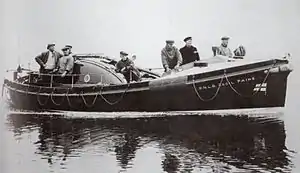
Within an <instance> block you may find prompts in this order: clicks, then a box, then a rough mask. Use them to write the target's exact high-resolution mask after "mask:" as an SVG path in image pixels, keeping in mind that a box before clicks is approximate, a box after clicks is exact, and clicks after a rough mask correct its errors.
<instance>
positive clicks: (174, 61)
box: [161, 40, 182, 72]
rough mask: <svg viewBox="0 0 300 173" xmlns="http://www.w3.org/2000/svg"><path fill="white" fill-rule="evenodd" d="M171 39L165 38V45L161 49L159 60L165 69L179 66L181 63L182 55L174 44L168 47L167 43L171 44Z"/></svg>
mask: <svg viewBox="0 0 300 173" xmlns="http://www.w3.org/2000/svg"><path fill="white" fill-rule="evenodd" d="M173 43H174V41H173V40H167V41H166V44H167V45H166V46H165V47H164V48H163V49H162V50H161V61H162V65H163V67H164V68H165V72H166V70H167V69H168V68H169V69H171V70H172V69H174V68H175V67H176V66H180V65H181V63H182V56H181V53H180V51H179V50H178V48H176V47H175V46H172V47H168V44H173Z"/></svg>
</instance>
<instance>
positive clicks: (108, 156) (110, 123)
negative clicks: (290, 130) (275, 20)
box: [4, 113, 295, 173]
mask: <svg viewBox="0 0 300 173" xmlns="http://www.w3.org/2000/svg"><path fill="white" fill-rule="evenodd" d="M276 116H277V117H281V116H282V113H275V115H273V116H271V117H272V118H267V117H266V116H259V117H251V116H248V115H226V116H218V115H214V116H212V115H209V114H208V115H205V114H203V115H196V116H195V115H184V116H171V117H153V118H124V119H105V118H104V119H103V118H102V119H99V118H67V117H63V116H39V115H37V114H18V113H10V114H8V115H7V116H6V118H7V119H6V120H5V127H4V128H5V137H6V139H7V140H8V141H6V142H5V143H4V144H6V145H5V147H7V152H8V151H9V152H10V153H5V154H6V155H10V157H8V158H6V159H7V160H5V162H6V164H5V165H4V170H6V171H5V172H8V173H10V172H14V171H15V170H16V169H15V168H11V167H10V166H9V165H14V164H18V165H19V168H21V169H22V170H23V172H30V173H33V172H41V170H42V172H45V170H48V172H66V171H67V172H75V173H76V172H82V171H85V172H94V171H95V172H141V170H142V172H168V173H172V172H291V170H292V168H293V167H294V164H293V163H292V161H291V160H292V158H293V156H294V155H295V153H294V152H293V151H290V150H289V149H288V148H287V147H286V145H285V144H286V133H285V126H284V121H282V120H281V119H280V118H274V117H276ZM269 117H270V116H269ZM11 152H13V153H11ZM10 159H12V160H10ZM14 159H16V160H14ZM9 162H11V163H9ZM36 164H38V165H39V166H36V167H30V165H36ZM22 165H23V166H22ZM84 167H85V168H84Z"/></svg>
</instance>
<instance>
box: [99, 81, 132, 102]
mask: <svg viewBox="0 0 300 173" xmlns="http://www.w3.org/2000/svg"><path fill="white" fill-rule="evenodd" d="M129 86H130V83H128V84H127V87H126V89H125V91H124V92H123V93H122V95H121V97H120V98H119V99H117V100H115V101H114V102H112V101H109V100H108V99H107V98H105V97H104V96H103V94H102V90H103V88H104V85H102V87H101V90H100V92H99V95H100V96H101V98H102V99H103V100H104V101H105V102H106V103H107V104H109V105H115V104H117V103H119V102H121V101H122V100H123V98H124V96H125V94H126V93H127V91H128V89H129Z"/></svg>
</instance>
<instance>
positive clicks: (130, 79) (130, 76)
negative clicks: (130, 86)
mask: <svg viewBox="0 0 300 173" xmlns="http://www.w3.org/2000/svg"><path fill="white" fill-rule="evenodd" d="M131 81H132V71H131V69H130V70H129V82H131Z"/></svg>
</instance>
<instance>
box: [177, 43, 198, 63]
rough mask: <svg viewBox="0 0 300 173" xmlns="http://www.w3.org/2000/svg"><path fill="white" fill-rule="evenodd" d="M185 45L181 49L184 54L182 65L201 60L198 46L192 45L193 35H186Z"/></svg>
mask: <svg viewBox="0 0 300 173" xmlns="http://www.w3.org/2000/svg"><path fill="white" fill-rule="evenodd" d="M183 41H184V42H185V46H184V47H182V48H181V49H180V53H181V55H182V59H183V62H182V65H183V64H188V63H191V62H194V61H199V60H200V56H199V53H198V50H197V48H196V47H194V46H193V45H192V37H186V38H184V39H183Z"/></svg>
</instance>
